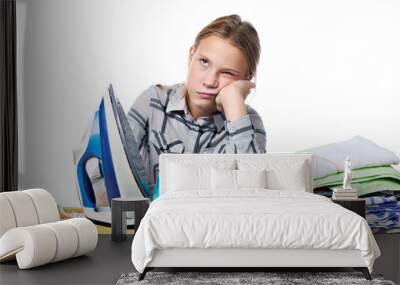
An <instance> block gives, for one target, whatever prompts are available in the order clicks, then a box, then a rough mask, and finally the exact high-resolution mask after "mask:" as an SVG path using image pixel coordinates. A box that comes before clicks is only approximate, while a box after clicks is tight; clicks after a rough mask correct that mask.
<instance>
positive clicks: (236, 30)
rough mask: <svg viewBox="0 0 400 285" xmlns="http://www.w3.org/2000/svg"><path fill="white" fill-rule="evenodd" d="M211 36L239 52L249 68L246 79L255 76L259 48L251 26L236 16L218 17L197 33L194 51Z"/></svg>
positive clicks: (256, 35)
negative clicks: (226, 42)
mask: <svg viewBox="0 0 400 285" xmlns="http://www.w3.org/2000/svg"><path fill="white" fill-rule="evenodd" d="M212 35H214V36H218V37H221V38H223V39H227V40H229V41H230V43H231V44H232V45H233V46H235V47H237V48H238V49H239V50H241V51H242V53H243V55H244V56H245V58H246V61H247V65H248V68H249V70H248V71H249V72H248V74H246V77H249V76H250V75H251V76H255V75H256V70H257V64H258V62H259V59H260V53H261V47H260V40H259V38H258V34H257V31H256V29H255V28H254V27H253V25H252V24H250V23H249V22H247V21H242V19H241V18H240V16H239V15H236V14H234V15H229V16H223V17H219V18H217V19H215V20H214V21H212V22H211V23H210V24H208V25H207V26H206V27H204V28H203V29H202V30H201V31H200V32H199V34H198V35H197V37H196V39H195V42H194V45H193V48H194V50H196V49H197V47H198V46H199V44H200V41H201V40H202V39H204V38H206V37H209V36H212Z"/></svg>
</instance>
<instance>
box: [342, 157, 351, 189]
mask: <svg viewBox="0 0 400 285" xmlns="http://www.w3.org/2000/svg"><path fill="white" fill-rule="evenodd" d="M351 179H352V176H351V159H350V156H347V157H346V160H345V161H344V178H343V189H347V190H351V189H353V188H351Z"/></svg>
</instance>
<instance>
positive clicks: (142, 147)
mask: <svg viewBox="0 0 400 285" xmlns="http://www.w3.org/2000/svg"><path fill="white" fill-rule="evenodd" d="M154 88H155V87H154V86H151V87H149V88H148V89H146V90H145V91H143V92H142V93H141V94H140V95H139V96H138V97H137V98H136V99H135V101H134V103H133V105H132V107H131V108H130V109H129V111H128V114H127V119H128V122H129V125H130V127H131V129H132V132H133V136H134V138H135V140H136V143H137V145H138V146H139V152H140V156H141V158H142V161H143V165H144V167H145V171H146V173H147V176H148V179H149V182H150V187H152V186H153V184H154V178H153V177H152V175H151V169H150V153H149V151H150V149H149V142H148V138H149V118H150V115H151V114H150V112H151V110H150V99H151V98H152V94H154V92H155V90H154Z"/></svg>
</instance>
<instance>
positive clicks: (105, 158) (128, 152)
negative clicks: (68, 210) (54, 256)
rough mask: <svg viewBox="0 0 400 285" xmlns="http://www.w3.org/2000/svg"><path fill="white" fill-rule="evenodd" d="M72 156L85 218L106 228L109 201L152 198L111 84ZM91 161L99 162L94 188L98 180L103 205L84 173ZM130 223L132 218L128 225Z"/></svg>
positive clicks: (91, 181) (133, 140) (137, 149)
mask: <svg viewBox="0 0 400 285" xmlns="http://www.w3.org/2000/svg"><path fill="white" fill-rule="evenodd" d="M73 153H74V165H75V169H76V173H75V174H76V184H77V191H78V196H79V197H80V202H81V205H82V208H83V211H84V214H85V216H86V217H87V218H89V219H91V220H93V221H94V222H96V223H98V224H105V225H108V226H109V225H110V224H111V211H110V206H109V205H111V200H112V198H119V197H125V198H151V197H150V191H149V183H148V180H147V175H146V171H145V168H144V165H143V161H142V159H141V156H140V153H139V147H138V144H137V143H136V140H135V138H134V135H133V132H132V129H131V128H130V125H129V123H128V120H127V117H126V115H125V112H124V110H123V108H122V106H121V104H120V102H119V100H118V99H117V98H116V97H115V95H114V91H113V87H112V85H111V84H110V86H109V88H108V94H107V95H106V96H104V97H103V98H102V100H101V103H100V106H99V109H98V111H96V113H95V115H94V118H93V119H92V121H91V122H90V124H89V127H88V129H87V130H86V132H85V134H84V136H83V140H82V142H81V145H80V147H79V148H77V149H75V150H74V151H73ZM93 159H96V160H97V161H98V169H99V177H97V179H96V183H97V184H96V186H97V185H98V184H99V183H98V182H99V181H100V185H102V187H103V189H104V188H105V193H104V194H105V195H106V196H107V199H106V202H103V203H99V201H98V200H99V198H98V197H99V195H96V191H95V190H96V189H97V188H96V187H94V183H93V179H91V177H90V176H89V174H88V171H87V165H88V162H89V161H90V160H93ZM101 183H102V184H101ZM97 194H98V193H97ZM100 204H101V205H100ZM133 224H134V221H133V219H132V217H131V219H128V220H127V225H133Z"/></svg>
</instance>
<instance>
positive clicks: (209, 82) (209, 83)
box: [203, 72, 218, 88]
mask: <svg viewBox="0 0 400 285" xmlns="http://www.w3.org/2000/svg"><path fill="white" fill-rule="evenodd" d="M203 86H205V87H207V88H217V87H218V75H217V74H216V73H214V72H209V73H208V74H207V75H206V78H205V80H204V83H203Z"/></svg>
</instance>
